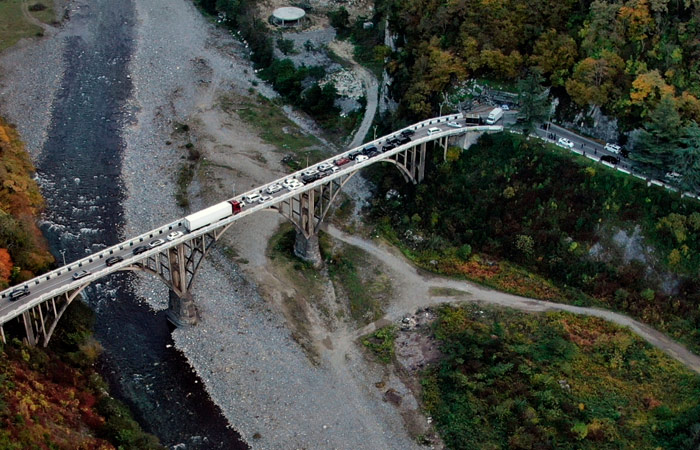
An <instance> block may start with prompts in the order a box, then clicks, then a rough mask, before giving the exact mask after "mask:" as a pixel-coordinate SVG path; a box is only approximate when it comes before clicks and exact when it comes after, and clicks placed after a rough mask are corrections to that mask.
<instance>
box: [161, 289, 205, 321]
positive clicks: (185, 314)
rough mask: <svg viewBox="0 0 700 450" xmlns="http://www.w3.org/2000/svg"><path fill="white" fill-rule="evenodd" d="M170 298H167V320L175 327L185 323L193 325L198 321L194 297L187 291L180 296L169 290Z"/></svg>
mask: <svg viewBox="0 0 700 450" xmlns="http://www.w3.org/2000/svg"><path fill="white" fill-rule="evenodd" d="M169 292H170V298H169V299H168V312H167V318H168V320H169V321H170V322H171V323H172V324H173V325H175V326H177V327H182V326H186V325H195V324H196V323H197V321H198V317H197V307H196V306H195V304H194V299H193V298H192V294H190V293H189V291H186V292H185V293H184V294H183V295H182V296H180V295H178V294H176V293H175V292H174V291H173V290H170V291H169Z"/></svg>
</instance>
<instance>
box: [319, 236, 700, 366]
mask: <svg viewBox="0 0 700 450" xmlns="http://www.w3.org/2000/svg"><path fill="white" fill-rule="evenodd" d="M326 231H327V232H328V233H329V234H330V235H331V236H333V237H334V238H336V239H339V240H341V241H343V242H346V243H348V244H350V245H354V246H356V247H359V248H361V249H362V250H364V251H366V252H367V253H369V254H371V255H372V256H374V257H375V258H377V259H378V260H380V261H382V262H383V263H384V264H386V265H387V266H388V267H390V268H391V269H392V270H393V271H394V274H392V280H393V281H397V282H396V283H395V289H396V290H397V291H398V292H397V295H396V296H395V298H396V299H400V300H401V303H399V304H392V305H390V306H389V308H388V310H387V314H386V316H385V318H384V319H388V320H391V321H396V320H398V319H400V318H401V317H402V316H404V315H405V314H410V313H413V312H414V311H415V310H416V309H418V308H422V307H425V306H429V305H434V304H439V303H444V302H447V301H454V299H455V297H445V296H435V295H432V294H431V290H434V289H435V288H447V289H453V290H458V291H461V292H463V293H464V294H463V295H462V296H461V297H460V300H466V301H472V302H485V303H490V304H494V305H499V306H507V307H510V308H515V309H519V310H521V311H528V312H544V311H554V310H558V311H567V312H571V313H575V314H584V315H588V316H596V317H600V318H603V319H605V320H609V321H611V322H614V323H616V324H618V325H622V326H627V327H630V328H631V329H632V331H634V332H635V333H637V334H638V335H639V336H640V337H642V338H643V339H644V340H646V341H647V342H649V343H650V344H651V345H653V346H654V347H656V348H659V349H660V350H662V351H664V352H665V353H666V354H668V355H669V356H671V357H673V358H674V359H676V360H677V361H679V362H680V363H682V364H683V365H685V366H686V367H687V368H689V369H690V370H693V371H695V372H697V373H700V357H698V356H697V355H695V354H693V353H692V352H690V351H689V350H688V349H686V348H685V347H684V346H682V345H681V344H679V343H677V342H675V341H674V340H673V339H671V338H669V337H668V336H666V335H664V334H663V333H661V332H659V331H657V330H655V329H653V328H651V327H650V326H648V325H646V324H643V323H641V322H639V321H637V320H634V319H631V318H629V317H627V316H625V315H623V314H619V313H616V312H612V311H607V310H603V309H598V308H584V307H579V306H573V305H566V304H561V303H553V302H548V301H544V300H535V299H531V298H526V297H520V296H517V295H512V294H507V293H504V292H499V291H495V290H491V289H488V288H485V287H482V286H479V285H476V284H473V283H470V282H468V281H462V280H455V279H451V278H445V277H440V276H437V275H433V274H427V273H425V272H421V271H419V270H418V269H416V268H415V267H414V266H413V265H411V264H410V263H409V262H408V261H407V260H406V259H405V258H404V256H403V255H402V254H401V253H400V252H399V251H398V250H397V249H395V248H393V247H390V246H388V245H386V244H384V243H381V242H372V241H368V240H366V239H363V238H361V237H358V236H352V235H348V234H346V233H344V232H342V231H340V230H338V229H337V228H335V227H333V226H328V227H327V229H326ZM398 280H400V281H398ZM385 321H386V320H384V322H385ZM375 328H377V327H376V326H375V325H374V324H370V325H368V326H367V327H365V328H363V329H361V330H358V331H357V332H356V333H355V337H359V336H362V335H364V334H366V333H370V332H372V331H373V330H374V329H375Z"/></svg>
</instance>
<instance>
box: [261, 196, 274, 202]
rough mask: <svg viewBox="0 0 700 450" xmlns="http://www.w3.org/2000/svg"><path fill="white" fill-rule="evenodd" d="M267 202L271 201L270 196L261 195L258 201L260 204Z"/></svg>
mask: <svg viewBox="0 0 700 450" xmlns="http://www.w3.org/2000/svg"><path fill="white" fill-rule="evenodd" d="M268 200H272V196H271V195H261V196H260V200H258V201H259V202H260V203H265V202H266V201H268Z"/></svg>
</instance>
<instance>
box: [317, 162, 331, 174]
mask: <svg viewBox="0 0 700 450" xmlns="http://www.w3.org/2000/svg"><path fill="white" fill-rule="evenodd" d="M332 167H333V164H329V163H323V164H319V165H318V170H319V171H321V172H323V171H324V170H328V169H331V168H332Z"/></svg>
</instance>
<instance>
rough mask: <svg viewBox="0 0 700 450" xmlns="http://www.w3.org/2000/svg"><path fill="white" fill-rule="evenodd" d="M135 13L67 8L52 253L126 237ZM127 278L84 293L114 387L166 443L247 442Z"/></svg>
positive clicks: (52, 145)
mask: <svg viewBox="0 0 700 450" xmlns="http://www.w3.org/2000/svg"><path fill="white" fill-rule="evenodd" d="M135 20H136V13H135V8H134V4H133V1H118V2H115V1H111V0H94V1H92V2H90V3H84V4H82V5H81V8H80V11H79V12H76V13H74V14H73V17H72V18H71V21H70V22H69V23H68V24H67V27H69V29H71V32H69V33H62V34H61V35H59V36H60V38H62V39H67V40H68V42H67V45H66V47H65V48H66V50H65V52H64V54H63V59H64V62H65V72H64V76H63V79H62V80H61V86H60V89H59V91H58V93H57V95H56V98H55V100H54V103H53V109H52V117H51V122H50V126H49V130H48V138H47V140H46V142H45V143H44V146H43V149H42V151H41V157H40V159H39V161H38V162H37V173H38V178H39V182H40V185H41V187H42V192H43V194H44V197H45V198H46V204H47V210H46V215H45V220H44V222H43V225H42V229H43V231H44V233H45V235H46V236H47V238H48V239H49V242H50V246H51V250H52V252H53V253H54V255H55V256H56V258H57V260H58V261H61V259H62V257H63V256H64V255H65V259H66V261H72V260H74V259H77V258H79V257H82V256H84V255H85V254H86V253H88V252H92V251H96V250H98V249H100V248H102V247H104V246H105V245H112V244H115V243H117V242H119V241H120V240H121V239H122V237H123V236H121V234H120V230H121V229H122V227H123V223H124V219H123V217H124V211H123V207H122V201H123V200H124V197H125V189H124V187H123V184H122V182H121V171H122V163H121V160H122V152H123V149H124V142H123V138H122V133H123V130H124V127H126V126H129V125H130V123H131V119H130V118H131V117H133V111H130V110H129V108H128V107H127V105H128V100H129V98H130V96H131V94H132V85H131V82H130V76H129V73H128V62H129V60H130V57H131V55H132V52H133V34H134V22H135ZM144 182H145V180H144ZM62 252H65V253H64V254H62ZM131 277H132V275H125V274H122V275H115V276H113V277H111V278H109V279H106V280H101V281H100V282H99V283H98V284H95V285H93V286H91V287H90V288H89V289H87V290H86V291H85V292H86V295H85V300H86V301H87V302H88V304H89V305H90V306H91V307H92V308H93V309H94V310H95V312H96V313H97V314H96V317H97V319H96V327H95V333H96V337H97V339H98V340H99V341H100V342H101V343H102V345H103V347H104V349H105V351H104V355H103V358H102V359H101V372H102V374H103V375H104V376H105V378H107V380H108V381H109V383H110V387H111V390H112V393H113V394H114V395H115V396H116V397H117V398H119V399H121V400H122V401H124V402H125V403H127V404H128V405H129V406H130V407H131V409H132V411H133V412H134V415H135V417H136V418H137V420H138V421H139V422H140V423H141V425H142V426H143V428H144V429H146V430H147V431H149V432H151V433H153V434H155V435H156V436H158V437H159V438H160V440H161V442H162V443H163V444H165V445H167V446H171V447H174V446H178V448H187V449H242V448H247V447H246V445H245V444H243V443H241V441H240V438H239V436H238V434H237V433H236V432H235V431H234V430H232V429H231V428H230V427H229V426H228V423H227V421H226V419H225V418H224V417H223V415H222V414H221V411H220V409H219V408H218V407H217V406H216V405H215V404H214V403H213V402H212V401H211V400H210V398H209V395H208V394H207V393H206V391H205V390H204V387H203V384H202V382H201V381H200V380H199V378H198V376H197V375H196V374H195V373H193V372H192V370H191V369H190V366H189V364H188V363H187V361H186V359H185V358H184V356H183V355H182V353H180V352H179V351H177V350H175V349H174V347H173V346H172V339H171V335H170V331H171V330H170V329H169V327H168V325H167V323H166V320H165V316H164V312H157V313H156V312H153V311H152V310H151V309H150V308H149V307H148V306H147V304H146V303H145V302H143V301H141V300H140V299H139V298H137V297H136V296H135V295H134V293H133V292H132V289H131V288H130V284H131V283H130V280H131ZM178 444H184V447H183V446H181V445H178Z"/></svg>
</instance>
